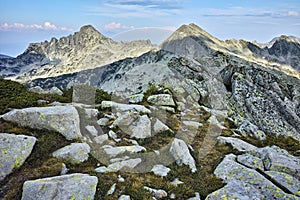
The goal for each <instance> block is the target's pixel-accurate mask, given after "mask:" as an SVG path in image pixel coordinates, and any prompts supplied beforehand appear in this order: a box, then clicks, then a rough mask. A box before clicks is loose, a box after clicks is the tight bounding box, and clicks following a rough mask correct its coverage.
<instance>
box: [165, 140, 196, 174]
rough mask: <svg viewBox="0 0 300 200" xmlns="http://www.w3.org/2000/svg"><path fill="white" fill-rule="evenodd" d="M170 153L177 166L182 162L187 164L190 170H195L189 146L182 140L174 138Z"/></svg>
mask: <svg viewBox="0 0 300 200" xmlns="http://www.w3.org/2000/svg"><path fill="white" fill-rule="evenodd" d="M170 153H171V155H172V156H173V157H174V159H175V160H176V163H177V164H178V165H179V166H181V165H182V164H184V165H187V166H189V167H190V169H191V170H192V172H196V171H197V168H196V163H195V160H194V158H193V157H192V155H191V154H190V151H189V148H188V146H187V145H186V143H185V142H184V141H183V140H180V139H177V138H174V140H173V142H172V144H171V147H170Z"/></svg>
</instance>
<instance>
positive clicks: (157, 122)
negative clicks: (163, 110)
mask: <svg viewBox="0 0 300 200" xmlns="http://www.w3.org/2000/svg"><path fill="white" fill-rule="evenodd" d="M163 131H171V132H173V131H172V130H171V129H170V128H169V127H168V126H167V125H165V124H164V123H162V122H161V121H160V120H159V119H156V120H155V122H154V125H153V132H154V134H157V133H160V132H163Z"/></svg>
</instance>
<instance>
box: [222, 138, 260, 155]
mask: <svg viewBox="0 0 300 200" xmlns="http://www.w3.org/2000/svg"><path fill="white" fill-rule="evenodd" d="M217 139H218V141H219V142H221V143H222V144H230V145H231V146H232V147H233V148H234V149H236V150H238V151H240V152H249V151H252V150H256V149H257V147H255V146H253V145H252V144H249V143H247V142H245V141H243V140H241V139H238V138H233V137H223V136H219V137H218V138H217Z"/></svg>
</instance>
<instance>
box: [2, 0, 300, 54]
mask: <svg viewBox="0 0 300 200" xmlns="http://www.w3.org/2000/svg"><path fill="white" fill-rule="evenodd" d="M191 22H193V23H196V24H197V25H199V26H200V27H202V28H203V29H205V30H206V31H208V32H209V33H211V34H213V35H214V36H216V37H218V38H220V39H230V38H236V39H241V38H243V39H246V40H249V41H252V40H258V41H260V42H266V41H269V40H271V39H272V38H273V37H276V36H279V35H282V34H285V35H294V36H297V37H300V1H299V0H272V1H271V0H205V1H203V0H149V1H146V0H114V1H113V0H51V1H46V0H1V1H0V53H1V54H8V55H12V56H16V55H18V54H20V53H22V52H23V51H24V50H25V49H26V47H27V46H28V43H29V42H40V41H44V40H49V39H51V37H52V36H53V37H60V36H65V35H69V34H71V33H73V32H74V31H78V30H79V28H80V27H81V26H83V25H85V24H92V25H93V26H94V27H95V28H97V29H98V30H99V31H100V32H101V33H103V34H104V35H106V36H109V37H112V36H114V35H116V34H118V33H121V32H126V31H130V30H134V29H141V28H147V27H159V28H161V29H164V30H170V31H174V30H175V29H176V28H178V27H179V26H180V25H182V24H189V23H191Z"/></svg>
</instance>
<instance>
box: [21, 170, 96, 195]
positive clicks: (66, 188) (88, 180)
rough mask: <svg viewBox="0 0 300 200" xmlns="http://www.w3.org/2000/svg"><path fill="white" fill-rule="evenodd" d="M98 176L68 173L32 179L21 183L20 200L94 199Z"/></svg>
mask: <svg viewBox="0 0 300 200" xmlns="http://www.w3.org/2000/svg"><path fill="white" fill-rule="evenodd" d="M97 183H98V178H97V177H96V176H90V175H87V174H70V175H63V176H56V177H50V178H44V179H37V180H33V181H26V182H25V183H24V185H23V192H22V200H44V199H60V200H69V199H94V196H95V193H96V187H97Z"/></svg>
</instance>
